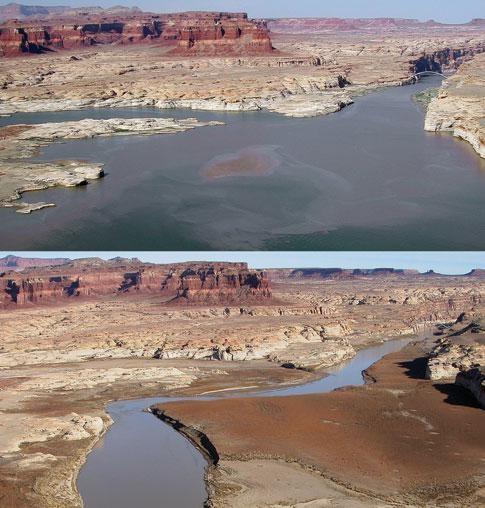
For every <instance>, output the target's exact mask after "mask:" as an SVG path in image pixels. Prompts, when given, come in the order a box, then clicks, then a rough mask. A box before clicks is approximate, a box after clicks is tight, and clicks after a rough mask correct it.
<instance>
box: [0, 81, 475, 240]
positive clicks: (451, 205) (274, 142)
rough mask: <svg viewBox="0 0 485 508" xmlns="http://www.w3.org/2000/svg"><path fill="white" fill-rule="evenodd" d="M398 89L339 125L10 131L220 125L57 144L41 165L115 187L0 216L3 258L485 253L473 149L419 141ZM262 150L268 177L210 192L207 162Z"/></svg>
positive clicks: (416, 112) (39, 116)
mask: <svg viewBox="0 0 485 508" xmlns="http://www.w3.org/2000/svg"><path fill="white" fill-rule="evenodd" d="M437 84H438V82H436V81H434V78H428V79H426V81H423V82H421V83H419V84H417V85H413V86H405V87H397V88H390V89H386V90H383V91H380V92H376V93H373V94H370V95H367V96H365V97H362V98H360V99H358V100H357V101H356V103H355V104H354V105H352V106H350V107H348V108H346V109H344V110H343V111H341V112H340V113H338V114H334V115H330V116H327V117H317V118H311V119H294V118H286V117H282V116H279V115H275V114H270V113H264V112H254V113H232V114H230V113H212V112H201V111H185V110H178V111H159V110H153V109H149V108H144V109H122V110H118V109H110V110H100V109H98V110H96V109H91V110H83V111H69V112H57V113H36V114H22V115H20V114H19V115H15V116H13V117H11V118H3V119H0V120H1V121H2V122H3V123H4V124H5V123H21V122H28V123H30V122H47V121H64V120H74V119H81V118H110V117H141V116H170V117H177V118H186V117H189V116H195V117H197V118H198V119H200V120H214V119H215V120H222V121H224V122H225V123H226V125H225V126H215V127H203V128H199V129H196V130H193V131H190V132H185V133H181V134H176V135H156V136H129V137H108V138H94V139H85V140H78V141H72V142H68V143H63V144H61V143H56V144H53V145H50V146H48V147H47V148H46V149H45V150H44V151H43V153H42V154H41V156H40V157H39V159H41V160H46V161H47V160H56V159H67V158H79V159H84V160H89V161H97V162H104V163H105V170H106V173H107V176H106V178H104V179H102V180H99V181H96V182H93V183H92V184H90V185H88V186H86V187H83V188H77V189H60V188H57V189H51V190H49V191H45V192H37V193H28V194H26V196H25V199H26V201H30V202H35V201H48V202H55V203H57V207H56V208H51V209H45V210H42V211H40V212H36V213H33V214H32V215H29V216H23V215H20V214H16V213H15V212H14V211H13V210H5V209H0V248H3V249H5V248H7V247H8V248H10V249H12V248H16V249H38V250H42V249H56V250H61V249H62V250H65V249H66V248H67V246H68V247H69V248H70V249H77V250H85V249H96V250H151V249H159V250H212V249H217V250H219V249H221V250H225V249H230V250H231V249H233V250H237V249H276V250H277V249H281V250H285V249H290V250H317V249H321V250H325V249H341V250H353V249H361V250H367V249H370V250H373V249H375V250H386V249H391V250H392V249H406V250H408V249H417V250H434V249H443V250H448V249H480V250H483V249H485V237H484V236H483V235H480V234H479V232H480V231H483V230H484V229H485V213H484V211H483V209H484V201H485V199H484V196H485V163H484V162H483V161H481V159H480V157H479V156H478V155H477V154H476V153H475V152H474V151H473V149H472V148H471V147H470V146H469V145H468V144H467V143H465V142H463V141H459V140H456V139H454V138H452V137H451V136H450V135H447V134H442V135H436V134H433V133H426V132H424V131H423V121H424V115H423V113H422V111H421V110H420V109H419V107H418V106H417V105H416V104H415V103H414V102H413V101H412V99H411V96H412V95H413V94H415V93H416V92H418V91H420V90H423V89H425V88H427V87H429V86H431V85H433V86H435V85H437ZM248 149H249V151H251V152H252V153H254V150H256V151H258V150H259V151H261V153H271V154H272V155H271V156H272V158H275V159H276V164H275V166H276V167H275V168H274V169H273V171H272V173H271V174H265V175H262V176H254V175H253V176H232V177H225V178H218V179H213V180H209V179H207V178H204V175H203V174H201V170H202V169H203V168H204V167H206V166H207V164H208V163H210V161H213V160H220V158H222V160H224V158H226V159H227V158H229V159H230V158H231V157H232V156H231V154H235V153H244V152H245V151H246V152H247V151H248Z"/></svg>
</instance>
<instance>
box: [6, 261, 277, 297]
mask: <svg viewBox="0 0 485 508" xmlns="http://www.w3.org/2000/svg"><path fill="white" fill-rule="evenodd" d="M0 293H1V294H2V295H3V296H2V301H1V304H3V306H10V305H17V306H23V305H29V304H30V305H32V304H42V303H56V302H60V301H63V300H67V299H69V298H75V297H84V298H95V297H99V296H103V295H116V294H124V293H145V294H146V293H148V294H155V295H160V296H161V297H162V298H163V299H164V300H165V301H167V302H174V303H176V304H191V303H195V304H200V303H217V304H226V303H242V302H255V303H256V302H258V301H265V300H269V299H270V298H271V288H270V285H269V281H268V279H267V277H266V276H265V274H264V273H263V272H257V271H252V270H249V269H248V266H247V265H246V264H245V263H181V264H174V265H153V264H146V263H142V262H140V261H138V260H116V259H115V260H112V261H107V262H104V261H98V262H94V263H89V262H79V261H73V262H70V263H68V264H64V265H62V266H52V267H46V268H44V269H42V268H38V269H26V270H24V271H23V272H22V273H17V272H4V273H1V274H0Z"/></svg>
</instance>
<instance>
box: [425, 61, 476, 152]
mask: <svg viewBox="0 0 485 508" xmlns="http://www.w3.org/2000/svg"><path fill="white" fill-rule="evenodd" d="M484 91H485V54H483V53H482V54H481V55H477V56H475V58H474V59H473V60H472V61H471V62H467V63H465V64H464V65H462V66H461V67H460V69H459V70H458V72H457V73H456V74H455V75H454V76H452V77H450V78H449V79H447V80H446V81H445V82H444V83H443V86H442V87H441V89H440V90H439V92H438V95H437V97H436V98H434V99H433V100H431V102H430V104H429V106H428V109H427V113H426V121H425V126H424V128H425V129H426V130H427V131H431V132H450V133H451V134H453V136H455V137H457V138H461V139H464V140H465V141H468V142H469V143H470V144H471V145H472V147H473V149H474V150H475V151H476V152H477V153H478V154H479V155H480V156H481V157H482V158H485V126H484V121H483V119H484V117H485V98H484V97H485V95H484Z"/></svg>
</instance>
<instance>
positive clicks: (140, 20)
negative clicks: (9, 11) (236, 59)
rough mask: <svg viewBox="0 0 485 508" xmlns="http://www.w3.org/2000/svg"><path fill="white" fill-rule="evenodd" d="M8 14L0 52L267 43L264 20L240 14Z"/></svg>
mask: <svg viewBox="0 0 485 508" xmlns="http://www.w3.org/2000/svg"><path fill="white" fill-rule="evenodd" d="M34 14H37V16H28V17H26V19H22V20H19V19H13V20H10V21H6V22H5V23H4V24H3V25H2V26H0V56H6V57H10V56H17V55H19V54H22V53H44V52H49V51H58V50H61V49H76V48H82V47H90V46H96V45H105V44H134V43H140V42H150V41H151V42H154V43H157V44H160V45H163V46H171V47H173V48H172V51H173V53H174V54H178V55H192V54H204V55H206V54H209V55H210V54H215V55H226V54H228V55H231V54H242V55H244V54H265V53H271V52H272V50H273V46H272V44H271V39H270V36H269V30H268V27H267V25H266V23H265V22H263V21H256V20H250V19H248V16H247V14H245V13H228V12H185V13H176V14H160V15H157V14H151V13H143V12H141V11H140V12H138V11H135V12H133V11H120V12H119V11H116V12H112V11H108V12H101V13H100V12H99V11H97V10H94V11H93V10H92V9H88V10H87V11H86V12H82V11H67V12H59V13H57V14H56V13H54V14H50V15H46V13H44V12H42V11H39V12H37V13H34Z"/></svg>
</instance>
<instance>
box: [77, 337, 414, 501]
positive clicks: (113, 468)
mask: <svg viewBox="0 0 485 508" xmlns="http://www.w3.org/2000/svg"><path fill="white" fill-rule="evenodd" d="M410 340H411V339H409V338H403V339H397V340H392V341H389V342H385V343H383V344H380V345H377V346H372V347H369V348H366V349H363V350H360V351H359V352H357V354H356V355H355V356H354V357H353V358H352V359H351V360H349V361H348V362H345V363H343V364H341V365H339V366H337V367H334V368H332V369H327V370H326V374H328V375H327V376H326V377H323V378H321V379H318V380H316V381H312V382H309V383H305V384H302V385H295V386H290V387H286V388H275V389H270V390H264V391H258V392H254V391H249V390H248V391H246V392H241V391H236V392H234V391H233V392H224V393H223V394H221V393H219V394H217V395H214V396H212V397H208V396H205V397H194V399H197V400H200V399H201V398H204V399H213V398H215V397H244V396H252V397H254V396H261V397H263V396H282V397H283V396H288V395H300V394H310V393H323V392H329V391H332V390H334V389H336V388H340V387H343V386H348V385H362V384H363V383H364V380H363V377H362V371H363V370H365V369H366V368H368V367H369V366H370V365H372V364H373V363H375V362H376V361H378V360H380V359H381V358H382V357H383V356H385V355H386V354H389V353H392V352H395V351H398V350H400V349H401V348H402V347H404V346H405V345H406V344H407V343H409V341H410ZM187 399H188V398H187V397H164V398H156V399H139V400H132V401H120V402H114V403H112V404H110V405H109V406H108V408H107V410H108V412H109V414H110V416H111V417H112V419H113V420H114V424H113V425H112V426H111V427H110V429H109V430H108V432H107V434H106V436H105V437H104V439H103V441H102V442H101V443H100V445H99V446H98V447H96V448H95V449H94V450H93V451H92V452H91V453H90V454H89V456H88V459H87V462H86V464H85V465H84V466H83V468H82V469H81V471H80V474H79V477H78V481H77V487H78V489H79V492H80V494H81V496H82V498H83V502H84V506H85V507H86V508H108V507H111V506H117V507H118V508H132V507H133V506H139V507H145V506H146V507H148V506H154V505H156V506H162V507H167V508H168V507H172V506H184V507H187V508H191V507H194V508H195V507H201V506H203V504H204V501H205V500H206V498H207V492H206V490H205V484H204V472H205V468H206V467H207V463H206V461H205V459H204V458H203V456H202V455H201V454H200V453H199V451H198V450H197V449H196V448H195V447H194V446H192V444H191V443H190V442H189V441H188V440H187V439H185V438H184V437H183V436H182V435H180V434H179V433H177V432H176V431H175V430H174V429H173V428H172V427H170V426H168V425H166V424H164V423H162V422H161V421H160V420H158V419H157V418H155V417H154V416H153V415H152V414H150V413H146V412H144V411H143V410H144V409H146V408H147V407H149V406H151V405H153V404H160V403H163V402H174V401H177V400H187Z"/></svg>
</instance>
